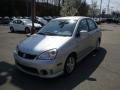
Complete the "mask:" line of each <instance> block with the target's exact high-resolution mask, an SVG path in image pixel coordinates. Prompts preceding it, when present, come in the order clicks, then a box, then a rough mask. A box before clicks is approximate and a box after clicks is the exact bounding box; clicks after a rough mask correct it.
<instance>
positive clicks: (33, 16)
mask: <svg viewBox="0 0 120 90" xmlns="http://www.w3.org/2000/svg"><path fill="white" fill-rule="evenodd" d="M31 10H32V12H31V16H32V28H31V35H32V34H34V33H35V26H34V21H35V16H36V1H35V0H32V2H31Z"/></svg>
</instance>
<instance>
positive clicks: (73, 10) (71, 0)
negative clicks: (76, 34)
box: [60, 0, 89, 16]
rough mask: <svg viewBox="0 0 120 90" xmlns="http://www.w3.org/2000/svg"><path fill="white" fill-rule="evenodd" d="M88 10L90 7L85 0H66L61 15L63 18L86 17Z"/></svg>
mask: <svg viewBox="0 0 120 90" xmlns="http://www.w3.org/2000/svg"><path fill="white" fill-rule="evenodd" d="M88 10H89V5H88V4H87V3H86V2H85V1H83V0H64V4H63V6H62V9H61V11H60V14H61V15H62V16H74V15H81V16H86V15H87V14H88Z"/></svg>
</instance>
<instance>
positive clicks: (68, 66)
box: [64, 55, 76, 75]
mask: <svg viewBox="0 0 120 90" xmlns="http://www.w3.org/2000/svg"><path fill="white" fill-rule="evenodd" d="M75 66H76V58H75V57H74V56H73V55H70V56H69V57H68V58H67V60H66V62H65V65H64V74H65V75H69V74H71V73H72V72H73V71H74V69H75Z"/></svg>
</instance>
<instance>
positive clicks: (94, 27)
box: [87, 19, 97, 31]
mask: <svg viewBox="0 0 120 90" xmlns="http://www.w3.org/2000/svg"><path fill="white" fill-rule="evenodd" d="M87 21H88V25H89V31H93V30H95V29H97V25H96V23H95V22H94V21H93V20H91V19H88V20H87Z"/></svg>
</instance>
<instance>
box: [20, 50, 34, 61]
mask: <svg viewBox="0 0 120 90" xmlns="http://www.w3.org/2000/svg"><path fill="white" fill-rule="evenodd" d="M18 55H19V56H20V57H22V58H26V59H34V58H35V57H36V55H30V54H26V53H23V52H21V51H18Z"/></svg>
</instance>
